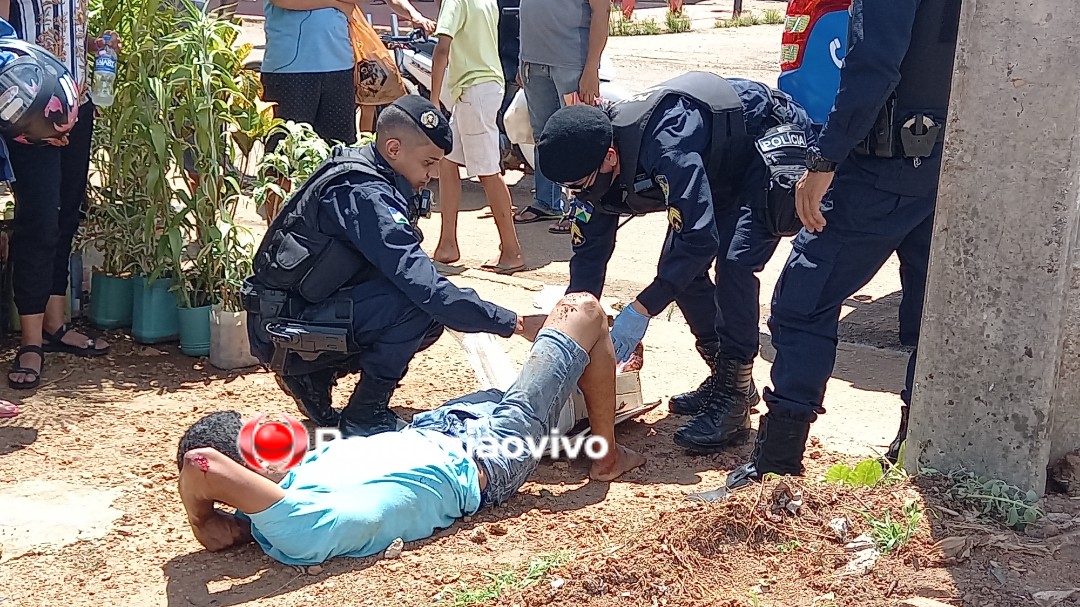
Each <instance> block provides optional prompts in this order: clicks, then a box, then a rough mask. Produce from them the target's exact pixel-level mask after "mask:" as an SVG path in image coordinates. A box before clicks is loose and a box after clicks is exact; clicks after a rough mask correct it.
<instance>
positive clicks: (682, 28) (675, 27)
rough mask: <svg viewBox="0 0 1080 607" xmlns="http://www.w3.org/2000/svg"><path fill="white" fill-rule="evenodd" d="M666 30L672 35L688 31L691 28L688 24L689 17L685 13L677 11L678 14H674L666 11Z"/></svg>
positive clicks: (669, 10)
mask: <svg viewBox="0 0 1080 607" xmlns="http://www.w3.org/2000/svg"><path fill="white" fill-rule="evenodd" d="M666 19H667V28H668V31H669V32H671V33H672V34H681V33H683V32H688V31H690V28H691V26H692V24H691V22H690V15H687V14H686V11H684V10H682V9H679V11H678V12H674V11H672V10H671V9H668V12H667V16H666Z"/></svg>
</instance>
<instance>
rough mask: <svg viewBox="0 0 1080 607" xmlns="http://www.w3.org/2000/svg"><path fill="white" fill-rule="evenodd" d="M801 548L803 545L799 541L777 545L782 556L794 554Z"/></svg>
mask: <svg viewBox="0 0 1080 607" xmlns="http://www.w3.org/2000/svg"><path fill="white" fill-rule="evenodd" d="M801 546H802V544H800V543H799V540H788V541H786V542H781V543H779V544H777V545H776V551H777V552H779V553H780V554H791V553H792V552H795V551H796V550H798V549H799V548H800V547H801Z"/></svg>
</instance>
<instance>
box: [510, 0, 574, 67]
mask: <svg viewBox="0 0 1080 607" xmlns="http://www.w3.org/2000/svg"><path fill="white" fill-rule="evenodd" d="M520 16H521V60H522V61H527V62H529V63H541V64H544V65H554V66H558V67H568V68H573V69H579V70H580V69H582V68H584V67H585V58H586V57H588V55H589V24H590V23H591V22H592V7H590V6H589V2H588V0H521V13H520Z"/></svg>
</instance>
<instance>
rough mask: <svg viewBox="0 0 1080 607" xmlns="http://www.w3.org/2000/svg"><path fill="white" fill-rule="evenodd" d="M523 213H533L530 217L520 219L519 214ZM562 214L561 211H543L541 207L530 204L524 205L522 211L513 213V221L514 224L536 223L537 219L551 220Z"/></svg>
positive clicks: (558, 217)
mask: <svg viewBox="0 0 1080 607" xmlns="http://www.w3.org/2000/svg"><path fill="white" fill-rule="evenodd" d="M524 213H532V215H533V217H532V219H521V215H522V214H524ZM562 216H563V215H562V213H548V212H547V211H544V210H543V209H539V208H537V207H532V206H530V207H525V210H524V211H519V212H518V213H517V214H515V215H514V223H516V224H526V223H536V222H538V221H552V220H554V219H561V218H562Z"/></svg>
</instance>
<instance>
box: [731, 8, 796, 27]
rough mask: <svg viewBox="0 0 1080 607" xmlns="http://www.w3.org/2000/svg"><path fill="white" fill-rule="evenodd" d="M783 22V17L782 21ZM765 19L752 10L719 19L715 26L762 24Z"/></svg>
mask: <svg viewBox="0 0 1080 607" xmlns="http://www.w3.org/2000/svg"><path fill="white" fill-rule="evenodd" d="M780 22H781V23H783V19H781V21H780ZM762 23H764V21H763V20H762V19H761V17H758V16H757V15H755V14H754V13H752V12H750V11H746V12H743V13H741V14H740V15H739V16H738V17H733V18H731V19H717V20H716V22H715V23H714V27H718V28H729V27H749V26H751V25H761V24H762Z"/></svg>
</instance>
